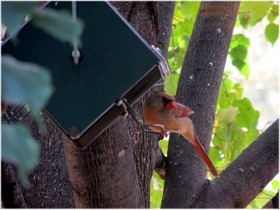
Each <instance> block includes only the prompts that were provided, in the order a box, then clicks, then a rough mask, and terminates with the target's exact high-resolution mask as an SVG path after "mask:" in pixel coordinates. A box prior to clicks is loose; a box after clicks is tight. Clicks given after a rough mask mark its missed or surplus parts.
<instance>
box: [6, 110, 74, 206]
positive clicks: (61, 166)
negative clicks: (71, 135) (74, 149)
mask: <svg viewBox="0 0 280 210" xmlns="http://www.w3.org/2000/svg"><path fill="white" fill-rule="evenodd" d="M10 109H11V107H10V106H9V108H8V110H7V112H8V113H9V112H10ZM43 117H44V120H45V124H46V130H47V131H46V132H44V133H40V132H39V129H38V126H37V125H36V123H35V122H34V121H33V120H32V119H31V117H30V115H28V116H27V117H25V118H24V120H23V121H22V122H23V124H25V125H26V126H28V127H29V129H31V131H32V136H33V138H34V139H36V140H37V141H38V142H39V144H40V148H41V151H40V161H39V164H38V166H37V167H36V169H35V170H34V171H32V173H30V174H29V181H30V188H28V189H25V188H23V187H22V185H21V182H20V180H19V179H18V176H17V172H16V168H15V167H14V166H13V165H11V164H9V163H2V171H1V175H2V186H1V187H2V192H3V193H2V201H3V205H4V207H5V208H56V207H60V208H73V207H74V205H73V198H72V195H73V193H72V189H71V185H70V181H69V176H68V173H67V169H66V162H65V157H64V153H63V144H62V138H61V133H60V131H59V130H58V128H57V126H56V125H55V124H54V123H53V122H52V121H51V120H50V119H49V118H48V117H47V116H46V115H43ZM2 120H4V121H7V120H6V117H5V116H4V117H3V118H2ZM15 122H16V121H14V122H13V123H15ZM4 194H5V196H4Z"/></svg>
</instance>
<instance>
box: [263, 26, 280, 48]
mask: <svg viewBox="0 0 280 210" xmlns="http://www.w3.org/2000/svg"><path fill="white" fill-rule="evenodd" d="M278 36H279V25H276V24H274V23H270V24H268V25H267V26H266V27H265V37H266V39H267V40H268V41H269V42H270V43H271V44H274V43H275V42H276V40H277V39H278Z"/></svg>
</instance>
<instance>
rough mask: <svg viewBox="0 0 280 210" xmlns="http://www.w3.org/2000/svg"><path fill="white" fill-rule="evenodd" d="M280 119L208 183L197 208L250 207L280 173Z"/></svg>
mask: <svg viewBox="0 0 280 210" xmlns="http://www.w3.org/2000/svg"><path fill="white" fill-rule="evenodd" d="M278 148H279V120H277V121H275V122H274V123H273V124H272V125H271V126H270V127H269V128H268V129H267V130H266V131H265V132H264V133H262V134H261V135H260V136H259V137H258V138H257V139H256V140H255V141H254V142H253V143H252V144H251V145H250V146H249V147H248V148H247V149H246V150H244V151H243V152H242V153H241V155H240V156H239V157H238V158H236V160H234V162H232V163H231V165H230V166H229V167H228V168H227V169H226V170H225V171H223V173H222V174H221V178H220V179H215V180H214V181H213V182H212V183H208V184H209V185H207V187H205V188H204V189H203V191H201V194H200V196H199V197H197V199H196V201H195V202H194V203H193V204H192V206H191V207H193V208H246V206H247V205H248V204H249V203H250V202H251V201H252V200H253V199H254V198H255V197H256V196H257V195H258V194H259V193H260V191H261V190H262V189H263V188H264V187H265V186H266V185H267V184H268V183H269V182H270V181H271V180H272V179H273V178H274V177H275V176H276V175H277V173H278V172H279V150H278Z"/></svg>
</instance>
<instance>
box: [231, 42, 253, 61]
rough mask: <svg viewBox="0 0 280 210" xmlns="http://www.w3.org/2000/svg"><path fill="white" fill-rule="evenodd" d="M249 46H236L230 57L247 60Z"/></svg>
mask: <svg viewBox="0 0 280 210" xmlns="http://www.w3.org/2000/svg"><path fill="white" fill-rule="evenodd" d="M247 53H248V50H247V47H245V46H244V45H237V46H236V47H234V48H233V49H232V50H231V51H230V52H229V54H230V57H231V58H232V60H236V59H238V60H242V61H243V60H245V58H246V57H247Z"/></svg>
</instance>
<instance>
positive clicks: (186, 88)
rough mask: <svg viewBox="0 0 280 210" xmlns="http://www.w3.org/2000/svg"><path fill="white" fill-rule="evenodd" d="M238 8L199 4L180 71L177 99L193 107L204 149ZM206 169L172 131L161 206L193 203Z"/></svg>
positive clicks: (203, 182) (215, 4)
mask: <svg viewBox="0 0 280 210" xmlns="http://www.w3.org/2000/svg"><path fill="white" fill-rule="evenodd" d="M238 8H239V2H202V3H201V6H200V8H199V11H198V16H197V19H196V23H195V26H194V29H193V32H192V36H191V39H190V42H189V46H188V49H187V53H186V56H185V59H184V63H183V67H182V72H181V75H180V80H179V85H178V91H177V95H176V96H177V100H178V101H180V102H182V103H183V104H186V105H188V106H189V107H190V108H191V109H192V110H194V112H195V113H194V114H193V115H192V116H191V118H192V120H193V123H194V125H195V127H196V131H197V135H198V137H199V139H200V140H201V143H202V144H203V145H204V147H205V149H206V150H208V148H209V145H210V141H211V136H212V128H213V122H214V117H215V109H216V103H217V98H218V92H219V88H220V84H221V80H222V75H223V70H224V66H225V62H226V57H227V53H228V48H229V44H230V41H231V37H232V32H233V28H234V24H235V19H236V16H237V12H238ZM205 172H206V168H205V165H204V163H203V162H202V160H201V158H200V157H199V156H198V154H197V153H196V152H195V150H194V148H193V146H192V145H191V144H190V143H188V142H187V141H186V140H185V139H184V138H183V137H182V136H178V135H171V138H170V142H169V148H168V159H167V178H166V181H165V186H164V195H163V201H162V207H163V208H188V207H190V206H191V205H192V203H193V202H194V201H195V200H196V199H197V195H198V194H199V192H200V191H201V190H203V187H204V185H205V184H206V183H208V182H207V181H206V180H205ZM197 207H200V206H197Z"/></svg>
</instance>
